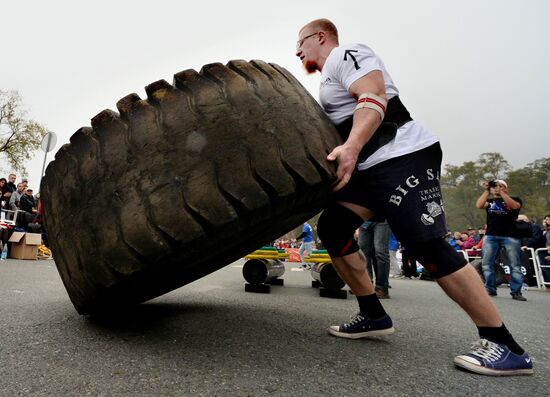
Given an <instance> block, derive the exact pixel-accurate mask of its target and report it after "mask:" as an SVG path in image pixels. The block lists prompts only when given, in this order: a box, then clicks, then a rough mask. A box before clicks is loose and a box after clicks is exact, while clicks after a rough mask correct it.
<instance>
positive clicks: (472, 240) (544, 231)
mask: <svg viewBox="0 0 550 397" xmlns="http://www.w3.org/2000/svg"><path fill="white" fill-rule="evenodd" d="M0 184H1V180H0ZM518 220H521V221H524V222H529V223H530V224H531V225H532V229H533V235H532V237H527V238H522V239H521V246H522V247H524V248H533V249H539V248H547V251H539V252H538V257H539V262H540V263H541V265H543V266H550V215H547V216H545V218H544V221H543V222H542V227H541V226H539V225H538V224H536V223H534V222H531V220H530V219H529V218H528V217H527V216H526V215H520V216H519V217H518ZM485 233H486V225H483V226H480V227H478V228H473V227H468V228H467V229H466V230H464V231H455V232H451V231H449V232H448V233H447V237H446V239H447V241H448V242H449V244H450V245H451V246H452V247H453V248H455V249H456V250H457V251H464V252H466V254H467V255H468V257H470V258H479V257H481V256H482V253H483V251H482V249H483V240H484V237H485ZM391 236H392V239H390V243H389V247H388V248H389V253H390V262H391V263H392V266H390V268H391V270H390V277H392V278H393V277H395V278H403V277H406V278H412V279H414V278H417V277H418V274H417V269H416V261H415V259H414V258H410V257H409V256H408V255H407V252H406V250H404V248H403V247H402V246H401V245H400V244H399V243H398V242H397V240H396V239H395V237H394V236H393V234H391ZM273 246H274V247H276V248H279V249H285V248H299V247H300V241H299V240H297V239H295V238H280V239H277V240H275V241H274V242H273ZM315 249H324V247H323V244H322V242H321V241H320V240H319V239H318V238H317V240H316V241H315ZM397 253H400V255H397ZM398 257H399V258H400V259H401V260H400V261H398ZM392 259H393V260H392ZM405 264H406V265H405ZM542 270H543V275H544V279H545V281H546V282H550V267H549V268H544V267H543V268H542ZM549 287H550V286H549Z"/></svg>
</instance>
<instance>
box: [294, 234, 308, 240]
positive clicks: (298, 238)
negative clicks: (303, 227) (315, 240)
mask: <svg viewBox="0 0 550 397" xmlns="http://www.w3.org/2000/svg"><path fill="white" fill-rule="evenodd" d="M305 236H306V232H302V234H300V235H299V236H298V237H296V240H301V239H303V238H304V237H305Z"/></svg>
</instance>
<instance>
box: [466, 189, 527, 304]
mask: <svg viewBox="0 0 550 397" xmlns="http://www.w3.org/2000/svg"><path fill="white" fill-rule="evenodd" d="M483 187H484V190H483V193H481V196H479V198H478V199H477V202H476V207H477V208H479V209H484V210H486V211H487V232H486V235H485V241H484V242H483V259H482V260H483V262H482V265H481V266H482V269H483V276H484V277H485V288H486V289H487V293H488V294H489V295H491V296H496V294H497V289H496V286H495V259H496V257H497V255H498V253H499V251H500V249H501V248H503V249H504V254H505V255H506V258H507V262H508V264H509V266H510V294H511V295H512V299H515V300H519V301H526V300H527V299H526V298H525V297H524V296H523V295H522V294H521V287H522V286H523V273H522V271H521V240H520V239H519V238H517V237H516V231H515V229H514V223H515V221H516V219H517V217H518V215H519V210H520V209H521V205H522V202H521V199H520V198H519V197H510V196H509V195H508V185H507V184H506V182H504V181H503V180H500V179H497V180H496V181H493V182H492V185H491V184H490V182H484V183H483ZM490 194H492V197H491V198H489V195H490Z"/></svg>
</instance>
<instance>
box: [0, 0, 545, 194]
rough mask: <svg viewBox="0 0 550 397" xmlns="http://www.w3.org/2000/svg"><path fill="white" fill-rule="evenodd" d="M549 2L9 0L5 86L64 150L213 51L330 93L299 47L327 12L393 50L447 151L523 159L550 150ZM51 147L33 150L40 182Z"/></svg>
mask: <svg viewBox="0 0 550 397" xmlns="http://www.w3.org/2000/svg"><path fill="white" fill-rule="evenodd" d="M343 4H346V5H345V6H344V5H343ZM549 16H550V2H548V1H544V0H540V1H537V0H521V1H520V0H517V1H504V0H490V1H482V0H475V1H470V0H467V1H453V2H449V1H442V0H439V1H436V0H433V1H429V0H417V1H410V0H399V1H397V0H396V1H382V2H381V1H377V2H375V1H360V2H335V1H333V2H328V1H315V2H313V1H302V2H297V1H287V0H279V1H273V2H261V1H259V2H256V1H236V0H234V1H230V2H228V1H203V2H184V1H167V0H156V1H147V2H145V1H135V0H134V1H129V0H124V1H114V0H111V1H104V0H96V1H93V2H80V1H74V0H73V1H55V0H51V1H40V0H39V1H35V0H25V1H8V0H0V35H1V36H0V37H2V40H1V46H2V48H1V50H0V89H2V90H18V91H19V92H20V94H21V95H22V97H23V101H24V103H25V105H26V107H27V109H28V111H29V116H30V117H32V118H33V119H35V120H36V121H39V122H40V123H42V124H44V125H45V126H46V127H47V128H48V129H49V130H51V131H54V132H55V133H56V134H57V135H58V142H59V143H58V146H57V148H56V149H55V151H57V149H58V148H59V147H60V146H61V144H63V143H67V142H68V141H69V137H70V136H71V135H72V134H73V133H74V132H75V131H76V130H77V129H78V128H79V127H81V126H88V125H90V119H91V118H92V117H93V116H94V115H95V114H97V113H99V112H100V111H102V110H103V109H107V108H110V109H115V110H116V107H115V103H116V102H117V101H118V100H119V99H120V98H122V97H124V96H126V95H127V94H129V93H132V92H136V93H137V94H139V95H140V96H141V97H145V92H144V89H143V87H145V86H146V85H147V84H149V83H151V82H154V81H156V80H159V79H165V80H167V81H169V82H172V76H173V74H175V73H177V72H179V71H181V70H185V69H189V68H193V69H196V70H199V69H200V68H201V67H202V65H204V64H207V63H212V62H222V63H226V62H227V61H229V60H231V59H245V60H250V59H262V60H265V61H267V62H275V63H277V64H279V65H281V66H283V67H285V68H286V69H288V70H289V71H290V72H291V73H293V74H294V75H295V76H296V77H297V78H298V80H300V82H301V83H302V84H303V85H304V86H305V87H306V88H307V89H308V90H309V91H310V92H311V93H312V94H313V96H314V97H316V98H317V96H318V84H319V76H318V75H312V76H307V75H306V74H305V73H304V72H303V70H302V68H301V64H300V62H299V59H298V58H296V57H295V56H294V52H295V51H294V50H295V43H296V40H297V34H298V30H299V28H300V27H302V26H303V25H304V24H305V23H307V22H309V21H310V20H313V19H316V18H321V17H325V18H329V19H331V20H332V21H333V22H334V23H335V24H336V25H337V27H338V29H339V32H340V42H341V43H348V42H363V43H366V44H368V45H369V46H371V47H372V48H373V49H374V50H375V51H376V52H377V53H378V54H379V55H380V56H381V58H382V59H383V61H384V62H385V64H386V67H387V68H388V70H389V72H390V74H391V75H392V77H393V80H394V82H395V83H396V85H397V87H398V88H399V90H400V96H401V98H402V100H403V102H404V103H405V105H406V106H407V107H408V108H409V110H410V111H411V114H412V116H413V117H414V118H415V119H417V120H419V121H421V122H423V123H424V124H426V125H427V126H428V127H429V128H430V129H431V130H432V131H433V132H435V133H436V134H437V135H438V136H439V138H440V140H441V142H442V146H443V152H444V157H443V162H444V163H451V164H456V165H458V164H461V163H462V162H464V161H467V160H475V159H476V158H477V157H478V156H479V154H481V153H483V152H500V153H502V154H503V155H504V157H505V158H506V159H507V160H508V161H510V162H511V164H512V166H513V167H514V168H518V167H523V166H524V165H526V164H527V163H529V162H532V161H533V160H536V159H539V158H542V157H548V156H550V153H549V152H550V151H549V150H548V147H549V146H550V145H549V142H550V139H549V138H550V133H549V132H550V131H549V129H548V127H547V124H548V123H547V122H545V121H546V116H547V115H548V113H549V112H550V95H549V94H548V93H549V92H550V77H549V76H548V73H549V72H550V51H549V50H550V44H549V39H550V23H549V21H548V18H549ZM51 159H53V154H52V153H50V154H49V158H48V161H49V160H51ZM42 160H43V153H41V152H40V153H38V154H37V156H36V157H35V159H34V160H33V161H30V162H29V163H28V174H29V179H30V184H31V185H32V186H33V187H35V188H37V187H38V180H39V175H40V170H41V168H42ZM2 168H3V170H5V171H8V170H9V167H7V166H5V165H4V167H2Z"/></svg>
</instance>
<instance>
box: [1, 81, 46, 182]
mask: <svg viewBox="0 0 550 397" xmlns="http://www.w3.org/2000/svg"><path fill="white" fill-rule="evenodd" d="M26 116H27V112H26V111H25V109H23V106H22V101H21V96H20V95H19V93H18V92H17V91H2V90H0V154H3V155H4V156H5V160H6V161H7V162H8V163H9V164H10V165H11V166H12V167H13V169H15V170H16V171H20V172H22V173H24V172H25V166H24V165H23V163H24V162H25V160H30V159H31V157H32V154H33V152H35V151H36V150H37V149H38V148H39V147H40V141H41V140H42V137H43V136H44V135H45V134H46V133H47V130H46V128H45V127H44V126H42V125H40V124H39V123H37V122H36V121H34V120H29V119H27V117H26Z"/></svg>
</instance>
